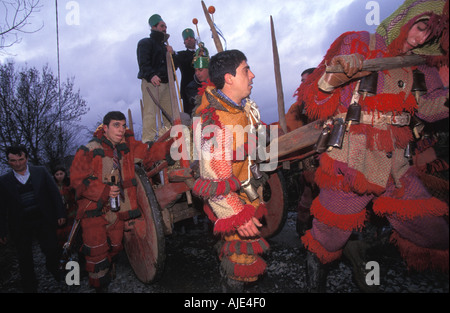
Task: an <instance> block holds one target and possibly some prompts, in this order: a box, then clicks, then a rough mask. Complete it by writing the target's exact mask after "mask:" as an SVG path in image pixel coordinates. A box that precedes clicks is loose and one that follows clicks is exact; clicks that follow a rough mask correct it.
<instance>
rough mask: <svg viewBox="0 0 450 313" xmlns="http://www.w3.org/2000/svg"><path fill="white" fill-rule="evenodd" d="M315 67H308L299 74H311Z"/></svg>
mask: <svg viewBox="0 0 450 313" xmlns="http://www.w3.org/2000/svg"><path fill="white" fill-rule="evenodd" d="M315 69H316V68H315V67H311V68H308V69H306V70H304V71H303V72H302V74H301V75H300V76H303V74H311V73H312V72H314V70H315Z"/></svg>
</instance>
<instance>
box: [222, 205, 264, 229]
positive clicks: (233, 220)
mask: <svg viewBox="0 0 450 313" xmlns="http://www.w3.org/2000/svg"><path fill="white" fill-rule="evenodd" d="M254 215H255V207H254V206H252V205H249V204H246V205H244V208H243V209H242V211H240V212H239V213H237V214H235V215H232V216H230V217H227V218H221V219H217V220H216V222H215V225H214V233H222V234H230V233H233V232H235V231H236V229H237V227H239V226H241V225H243V224H245V223H246V222H247V221H249V220H250V219H251V218H252V217H253V216H254Z"/></svg>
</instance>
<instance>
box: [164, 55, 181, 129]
mask: <svg viewBox="0 0 450 313" xmlns="http://www.w3.org/2000/svg"><path fill="white" fill-rule="evenodd" d="M166 61H167V76H169V90H170V102H171V103H172V116H173V120H174V122H175V124H177V120H181V118H180V109H179V106H178V97H177V91H176V89H175V80H174V75H175V73H174V72H173V67H172V55H171V54H170V52H169V51H167V53H166Z"/></svg>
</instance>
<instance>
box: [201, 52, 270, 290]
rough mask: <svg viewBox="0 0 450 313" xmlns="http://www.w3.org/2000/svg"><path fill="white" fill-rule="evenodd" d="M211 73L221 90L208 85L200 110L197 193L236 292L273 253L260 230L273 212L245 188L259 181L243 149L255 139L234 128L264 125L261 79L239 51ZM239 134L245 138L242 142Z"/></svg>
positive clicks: (215, 60)
mask: <svg viewBox="0 0 450 313" xmlns="http://www.w3.org/2000/svg"><path fill="white" fill-rule="evenodd" d="M209 73H210V79H211V81H212V83H213V84H214V85H215V87H214V86H208V87H206V90H205V92H204V94H203V96H202V98H201V103H200V105H199V106H198V107H196V110H195V114H196V115H197V116H199V117H200V118H201V128H202V137H201V157H200V178H199V179H198V180H197V181H196V183H195V186H194V189H193V192H194V194H195V195H197V196H200V197H202V198H203V199H205V206H204V209H205V212H206V214H207V215H208V217H209V218H210V219H211V221H212V222H213V223H214V232H215V233H216V234H220V235H221V236H222V238H223V241H222V246H221V247H220V249H219V257H220V260H221V268H220V270H221V274H222V277H223V285H222V287H223V288H224V291H230V292H234V291H241V290H242V288H243V286H244V283H246V282H254V281H256V280H257V279H258V276H259V275H261V274H262V273H263V272H264V271H265V268H266V264H265V262H264V260H263V259H262V258H261V257H260V254H262V253H263V252H265V251H266V250H267V249H268V243H267V242H266V241H265V240H264V239H263V238H262V237H261V236H260V232H259V230H258V228H259V227H261V226H262V224H261V223H260V221H259V219H260V218H261V217H262V216H263V215H264V214H265V213H266V212H267V210H266V208H265V204H264V203H263V202H262V201H261V200H260V197H258V196H257V195H256V198H255V197H254V195H252V196H250V195H248V194H247V193H246V192H244V187H247V188H248V186H249V185H250V187H252V185H254V183H257V181H256V180H255V179H254V178H253V177H252V173H251V171H250V169H249V167H250V165H253V164H254V161H252V160H250V158H249V157H248V152H249V151H248V149H243V150H239V147H242V146H241V145H242V143H244V146H245V147H248V146H249V142H248V137H249V136H247V135H248V134H243V133H242V132H241V133H239V132H236V133H233V132H232V131H231V130H230V129H233V128H234V129H236V128H240V127H242V129H244V128H245V127H246V126H248V125H253V126H255V127H257V126H258V124H259V123H260V120H259V118H258V116H259V112H258V109H257V107H256V104H255V103H254V102H253V101H251V100H250V99H249V95H250V93H251V90H252V82H253V78H254V77H255V75H254V74H253V73H252V71H251V70H250V67H249V66H248V64H247V59H246V57H245V55H244V54H243V53H242V52H240V51H238V50H229V51H224V52H220V53H218V54H216V55H215V56H213V57H212V58H211V61H210V64H209ZM210 130H211V131H212V132H211V133H210ZM238 136H243V137H244V140H243V142H242V141H241V143H240V144H238V143H237V137H238ZM239 151H240V152H241V153H239ZM227 152H228V154H227ZM241 187H242V188H241ZM252 188H253V187H252ZM256 188H257V187H256ZM247 191H248V190H247Z"/></svg>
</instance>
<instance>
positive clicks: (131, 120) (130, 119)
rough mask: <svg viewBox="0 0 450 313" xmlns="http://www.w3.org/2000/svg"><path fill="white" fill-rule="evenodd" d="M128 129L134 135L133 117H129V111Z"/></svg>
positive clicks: (129, 112) (129, 113) (129, 114)
mask: <svg viewBox="0 0 450 313" xmlns="http://www.w3.org/2000/svg"><path fill="white" fill-rule="evenodd" d="M128 128H129V129H130V130H131V131H132V132H133V133H134V130H133V117H132V116H131V110H130V109H128Z"/></svg>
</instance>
